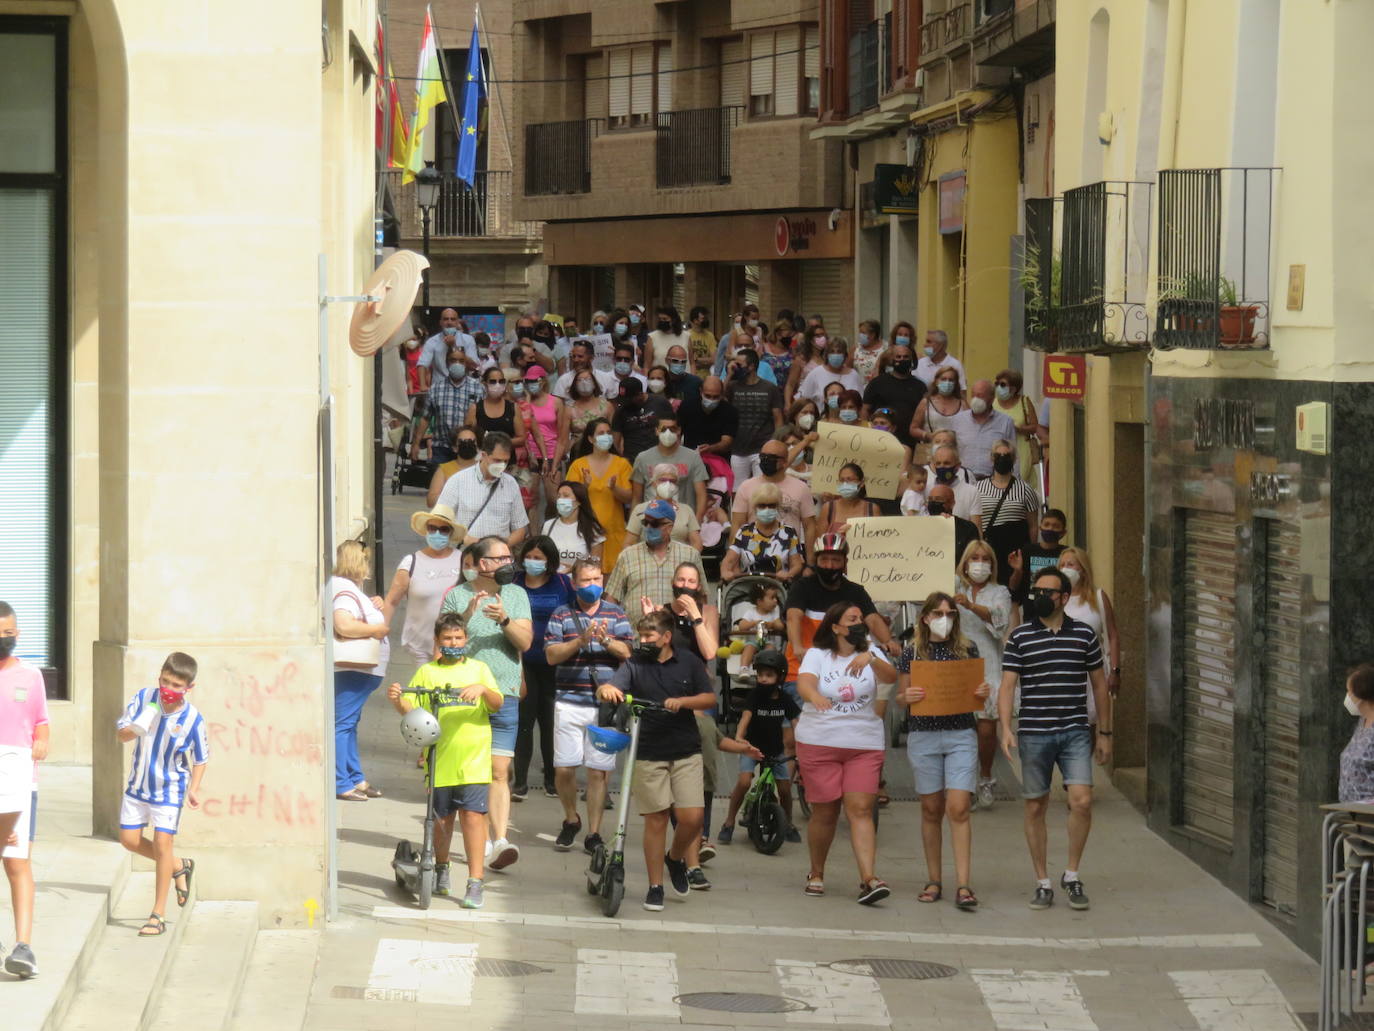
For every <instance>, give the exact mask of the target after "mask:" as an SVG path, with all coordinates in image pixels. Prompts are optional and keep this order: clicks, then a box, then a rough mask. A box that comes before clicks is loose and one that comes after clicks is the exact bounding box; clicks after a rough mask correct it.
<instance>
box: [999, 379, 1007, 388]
mask: <svg viewBox="0 0 1374 1031" xmlns="http://www.w3.org/2000/svg"><path fill="white" fill-rule="evenodd" d="M996 386H999V387H1009V386H1011V384H1010V383H1008V382H1007V381H1006V380H1004V379H999V380H998V381H997V383H996Z"/></svg>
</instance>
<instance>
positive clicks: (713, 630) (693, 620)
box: [639, 562, 720, 666]
mask: <svg viewBox="0 0 1374 1031" xmlns="http://www.w3.org/2000/svg"><path fill="white" fill-rule="evenodd" d="M639 605H640V609H641V610H642V611H643V613H644V615H646V616H647V615H648V614H649V613H650V612H654V611H656V608H655V606H654V603H653V602H652V601H650V600H649V599H648V598H646V597H641V598H640V599H639ZM663 610H664V611H665V612H667V613H668V615H670V616H672V617H673V650H674V651H685V652H691V653H692V654H694V655H696V656H697V657H698V658H700V659H701V661H702V662H705V663H706V664H707V665H708V666H709V665H710V664H711V663H712V662H715V660H716V649H718V648H719V647H720V612H719V610H717V609H716V607H715V606H714V605H712V604H711V603H710V602H709V601H707V599H706V590H705V585H704V584H703V583H702V580H701V573H700V571H698V569H697V567H696V566H695V565H694V564H693V563H691V562H681V563H679V564H678V567H677V568H676V569H674V570H673V600H672V601H671V602H670V603H668V604H667V605H665V606H663Z"/></svg>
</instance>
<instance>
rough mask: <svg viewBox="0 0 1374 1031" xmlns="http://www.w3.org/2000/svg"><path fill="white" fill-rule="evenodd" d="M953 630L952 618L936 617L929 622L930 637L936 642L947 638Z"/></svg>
mask: <svg viewBox="0 0 1374 1031" xmlns="http://www.w3.org/2000/svg"><path fill="white" fill-rule="evenodd" d="M953 629H954V617H953V616H936V617H935V618H934V619H932V620H931V621H930V636H931V637H933V638H935V639H936V640H937V641H943V640H944V639H945V638H946V637H948V636H949V632H950V631H951V630H953Z"/></svg>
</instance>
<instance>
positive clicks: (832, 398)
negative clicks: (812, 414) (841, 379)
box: [815, 383, 845, 422]
mask: <svg viewBox="0 0 1374 1031" xmlns="http://www.w3.org/2000/svg"><path fill="white" fill-rule="evenodd" d="M844 394H845V386H844V384H843V383H827V384H826V385H825V390H824V391H822V393H821V396H820V399H819V400H817V401H816V402H815V403H816V406H817V407H818V408H820V410H821V421H822V422H839V421H840V398H841V397H842V396H843V395H844Z"/></svg>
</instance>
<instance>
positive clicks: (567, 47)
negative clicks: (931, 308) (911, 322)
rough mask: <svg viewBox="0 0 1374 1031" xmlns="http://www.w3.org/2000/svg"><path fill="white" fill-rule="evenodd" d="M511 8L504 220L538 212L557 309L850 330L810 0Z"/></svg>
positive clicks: (837, 157) (523, 4)
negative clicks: (818, 119)
mask: <svg viewBox="0 0 1374 1031" xmlns="http://www.w3.org/2000/svg"><path fill="white" fill-rule="evenodd" d="M513 6H514V22H515V29H514V31H515V39H516V47H517V63H518V65H519V67H520V69H521V77H522V79H524V80H526V81H525V82H524V84H523V85H521V87H520V91H519V102H518V105H517V110H518V115H517V126H518V128H517V131H516V133H515V134H514V135H515V140H514V145H515V148H516V151H517V155H518V157H517V161H516V181H517V183H518V188H517V191H516V193H517V201H516V214H517V215H518V216H519V217H520V218H523V219H528V220H531V221H542V222H544V257H545V261H546V263H547V265H548V269H549V305H550V307H551V308H552V309H553V310H555V311H558V312H560V313H569V312H570V313H573V314H576V315H577V316H578V317H579V318H580V319H581V320H582V324H583V325H586V320H587V319H588V318H589V317H590V314H591V312H592V311H594V310H596V309H609V308H610V306H611V305H612V304H614V303H629V302H639V303H642V304H645V305H648V306H650V307H652V306H655V305H660V304H663V305H673V306H675V307H677V308H678V309H679V311H681V312H682V313H683V314H684V316H685V314H686V309H687V308H688V307H690V306H692V305H696V304H703V305H706V306H707V307H708V308H710V310H711V317H712V319H713V322H712V326H713V327H714V328H716V329H717V330H723V328H724V327H725V326H726V325H727V324H728V320H729V317H730V315H731V314H732V313H735V312H738V311H739V310H740V308H741V307H742V305H743V304H744V303H745V301H746V300H756V301H757V303H758V304H759V306H760V309H761V310H762V312H763V313H764V316H765V318H768V319H771V318H772V316H773V314H774V313H775V312H777V311H778V310H780V309H783V308H790V309H793V310H795V311H798V312H805V313H807V314H811V313H817V314H821V315H823V316H824V318H825V321H826V324H827V326H830V327H831V331H832V333H834V332H843V333H845V334H846V335H848V334H849V333H851V332H852V328H851V327H852V325H853V322H854V280H853V267H852V262H851V260H850V259H851V258H852V254H853V250H852V248H853V230H852V224H851V219H852V213H851V211H850V210H849V208H848V206H847V205H846V203H845V197H844V191H843V188H842V187H843V183H844V181H845V169H844V168H843V166H842V160H843V155H842V152H841V149H840V147H839V145H838V144H836V143H833V142H831V143H825V144H821V145H816V144H813V143H812V142H811V140H810V139H809V131H810V129H811V128H812V126H813V124H814V121H815V114H816V111H817V106H818V104H819V98H820V78H819V76H820V61H819V42H818V40H819V33H818V25H817V23H816V20H815V13H814V12H815V6H814V5H813V4H807V3H802V2H783V3H761V2H758V0H707V2H693V3H677V4H658V3H654V2H652V0H640V2H626V3H617V4H602V3H596V2H593V0H552V2H550V0H515V3H514V5H513ZM836 327H838V329H836Z"/></svg>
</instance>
